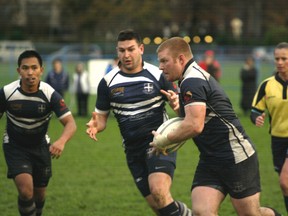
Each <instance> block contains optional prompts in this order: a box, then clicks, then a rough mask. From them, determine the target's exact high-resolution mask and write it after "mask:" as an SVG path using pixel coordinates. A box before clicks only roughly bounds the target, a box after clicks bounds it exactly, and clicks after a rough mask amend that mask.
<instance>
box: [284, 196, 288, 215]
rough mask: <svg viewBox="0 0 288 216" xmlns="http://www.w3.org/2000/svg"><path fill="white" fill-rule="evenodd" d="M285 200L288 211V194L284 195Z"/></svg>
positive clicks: (287, 210)
mask: <svg viewBox="0 0 288 216" xmlns="http://www.w3.org/2000/svg"><path fill="white" fill-rule="evenodd" d="M284 202H285V207H286V212H288V196H284Z"/></svg>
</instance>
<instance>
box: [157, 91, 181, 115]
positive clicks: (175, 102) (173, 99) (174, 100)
mask: <svg viewBox="0 0 288 216" xmlns="http://www.w3.org/2000/svg"><path fill="white" fill-rule="evenodd" d="M160 92H161V93H162V94H163V95H165V96H166V97H167V99H168V101H169V105H170V107H171V108H172V109H173V110H174V112H176V114H177V115H178V114H179V107H180V106H179V96H178V94H177V93H176V92H174V91H172V90H168V91H165V90H163V89H161V90H160Z"/></svg>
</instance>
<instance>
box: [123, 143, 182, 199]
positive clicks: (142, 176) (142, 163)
mask: <svg viewBox="0 0 288 216" xmlns="http://www.w3.org/2000/svg"><path fill="white" fill-rule="evenodd" d="M176 155H177V153H176V152H173V153H171V154H168V155H162V154H159V155H158V156H157V155H156V154H150V153H149V149H147V150H143V151H141V152H139V151H138V152H136V151H129V150H127V151H126V160H127V165H128V167H129V170H130V172H131V174H132V176H133V178H134V181H135V184H136V186H137V188H138V190H139V191H140V192H141V194H142V196H143V197H146V196H148V195H149V194H150V189H149V183H148V176H149V174H151V173H155V172H163V173H166V174H168V175H169V176H170V177H171V178H173V175H174V170H175V168H176Z"/></svg>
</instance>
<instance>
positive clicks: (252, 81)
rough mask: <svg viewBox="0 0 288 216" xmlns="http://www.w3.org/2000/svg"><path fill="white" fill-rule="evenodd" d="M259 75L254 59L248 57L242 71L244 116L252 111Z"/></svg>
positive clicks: (242, 107)
mask: <svg viewBox="0 0 288 216" xmlns="http://www.w3.org/2000/svg"><path fill="white" fill-rule="evenodd" d="M257 73H258V72H257V69H256V67H255V62H254V58H253V57H252V56H248V57H247V58H246V60H245V64H244V65H243V67H242V68H241V71H240V78H241V82H242V88H241V101H240V106H241V109H242V110H243V112H244V114H247V112H248V111H249V112H250V110H251V104H252V101H253V97H254V94H255V91H256V88H257Z"/></svg>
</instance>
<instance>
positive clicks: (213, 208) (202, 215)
mask: <svg viewBox="0 0 288 216" xmlns="http://www.w3.org/2000/svg"><path fill="white" fill-rule="evenodd" d="M224 199H225V195H224V194H223V193H222V192H221V191H220V190H218V189H215V188H213V187H212V186H211V187H210V186H197V187H194V188H193V190H192V193H191V200H192V206H193V208H192V210H193V216H217V215H218V209H219V207H220V204H221V203H222V202H223V200H224Z"/></svg>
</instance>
